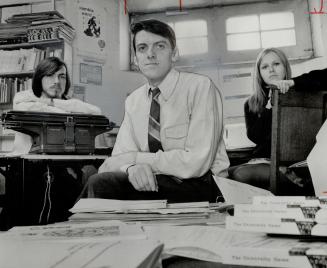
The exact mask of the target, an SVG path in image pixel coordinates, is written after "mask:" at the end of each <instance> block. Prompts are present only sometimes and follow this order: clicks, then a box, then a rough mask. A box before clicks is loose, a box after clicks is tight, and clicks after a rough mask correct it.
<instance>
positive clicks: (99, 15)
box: [77, 0, 107, 59]
mask: <svg viewBox="0 0 327 268" xmlns="http://www.w3.org/2000/svg"><path fill="white" fill-rule="evenodd" d="M105 12H106V11H105V9H103V8H100V7H98V6H96V5H94V4H93V3H92V2H91V1H82V0H79V1H78V26H77V38H78V42H77V44H78V52H79V54H80V55H82V56H86V57H90V58H96V59H105V57H106V45H107V44H106V21H105V20H106V14H105Z"/></svg>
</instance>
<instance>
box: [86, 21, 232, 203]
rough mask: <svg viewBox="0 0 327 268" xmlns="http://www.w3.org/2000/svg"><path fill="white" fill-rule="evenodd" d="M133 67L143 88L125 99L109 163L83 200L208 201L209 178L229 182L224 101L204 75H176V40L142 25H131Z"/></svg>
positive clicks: (214, 193)
mask: <svg viewBox="0 0 327 268" xmlns="http://www.w3.org/2000/svg"><path fill="white" fill-rule="evenodd" d="M132 33H133V35H134V36H133V48H134V51H135V61H136V63H137V65H138V67H139V69H140V71H141V73H142V74H143V75H144V76H145V78H146V79H147V81H148V82H147V84H145V85H143V86H141V87H140V88H138V89H136V90H135V91H134V92H132V93H131V94H130V95H129V96H128V97H127V99H126V103H125V117H124V120H123V122H122V125H121V127H120V129H119V133H118V136H117V140H116V143H115V145H114V148H113V152H112V156H111V157H109V158H108V159H106V160H105V162H104V163H103V164H102V166H100V168H99V174H96V175H93V176H91V177H90V178H89V180H88V184H87V188H86V189H85V190H86V191H87V192H88V197H96V198H113V199H134V200H137V199H167V200H168V201H169V202H188V201H204V200H207V201H210V202H215V201H216V200H217V197H218V196H220V195H221V193H220V191H219V189H218V187H217V185H216V183H215V181H214V179H213V176H212V175H220V176H226V175H227V172H226V171H227V168H228V166H229V160H228V157H227V153H226V150H225V145H224V141H223V137H222V130H223V115H222V99H221V95H220V93H219V91H218V89H217V88H216V87H215V85H214V84H213V83H212V81H211V80H210V79H208V78H207V77H205V76H202V75H198V74H194V73H185V72H179V71H177V70H175V69H174V68H173V67H172V66H173V62H174V61H175V60H176V59H177V48H176V38H175V33H174V32H173V30H172V29H171V27H170V26H168V25H167V24H165V23H163V22H161V21H157V20H145V21H141V22H138V23H136V24H134V25H133V26H132Z"/></svg>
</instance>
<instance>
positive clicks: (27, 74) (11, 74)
mask: <svg viewBox="0 0 327 268" xmlns="http://www.w3.org/2000/svg"><path fill="white" fill-rule="evenodd" d="M33 74H34V71H21V72H10V73H0V77H3V76H5V77H11V76H14V77H17V76H18V77H25V76H33Z"/></svg>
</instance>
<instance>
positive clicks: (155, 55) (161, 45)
mask: <svg viewBox="0 0 327 268" xmlns="http://www.w3.org/2000/svg"><path fill="white" fill-rule="evenodd" d="M135 48H136V51H135V62H136V64H137V65H138V67H139V68H140V71H141V72H142V74H143V75H144V76H145V77H146V78H147V79H148V81H149V84H150V85H153V86H157V85H158V84H160V82H161V81H162V80H163V79H164V78H165V77H166V75H167V74H168V72H169V71H170V69H171V68H172V62H173V61H174V60H175V57H176V50H173V49H172V47H171V44H170V42H169V40H168V39H167V38H165V37H162V36H160V35H157V34H153V33H150V32H146V31H144V30H142V31H140V32H138V33H137V34H136V36H135Z"/></svg>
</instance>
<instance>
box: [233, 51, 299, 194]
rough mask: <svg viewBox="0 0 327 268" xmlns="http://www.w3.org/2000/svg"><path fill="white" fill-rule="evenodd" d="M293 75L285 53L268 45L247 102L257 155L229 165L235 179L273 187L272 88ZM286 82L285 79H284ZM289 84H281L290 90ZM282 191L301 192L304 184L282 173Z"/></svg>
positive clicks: (258, 62) (260, 57)
mask: <svg viewBox="0 0 327 268" xmlns="http://www.w3.org/2000/svg"><path fill="white" fill-rule="evenodd" d="M289 79H291V68H290V64H289V61H288V60H287V57H286V56H285V54H284V53H283V52H282V51H281V50H279V49H276V48H267V49H264V50H263V51H262V52H261V53H260V54H259V55H258V57H257V60H256V63H255V69H254V80H253V81H254V85H253V86H254V93H253V95H252V96H251V97H250V98H249V99H248V100H247V101H246V102H245V104H244V114H245V123H246V128H247V136H248V138H249V139H250V140H251V141H252V142H254V143H255V144H256V147H255V149H254V152H253V157H254V159H253V160H251V161H249V163H246V164H243V165H239V166H234V167H231V168H229V176H230V177H231V178H232V179H235V180H237V181H241V182H244V183H248V184H251V185H253V186H257V187H261V188H265V189H269V187H270V154H271V124H272V110H271V103H270V97H271V94H272V93H271V89H270V87H269V85H275V84H276V83H275V82H276V81H281V80H287V81H288V80H289ZM280 84H282V82H280ZM288 90H289V87H286V86H284V87H282V86H281V87H280V91H281V93H287V91H288ZM281 181H282V183H283V187H282V188H283V190H282V193H281V194H300V192H301V191H302V190H301V189H300V188H301V187H302V186H303V185H301V184H300V182H299V181H298V178H297V177H296V176H295V177H294V176H293V177H292V176H290V177H286V176H284V175H283V174H281Z"/></svg>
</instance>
